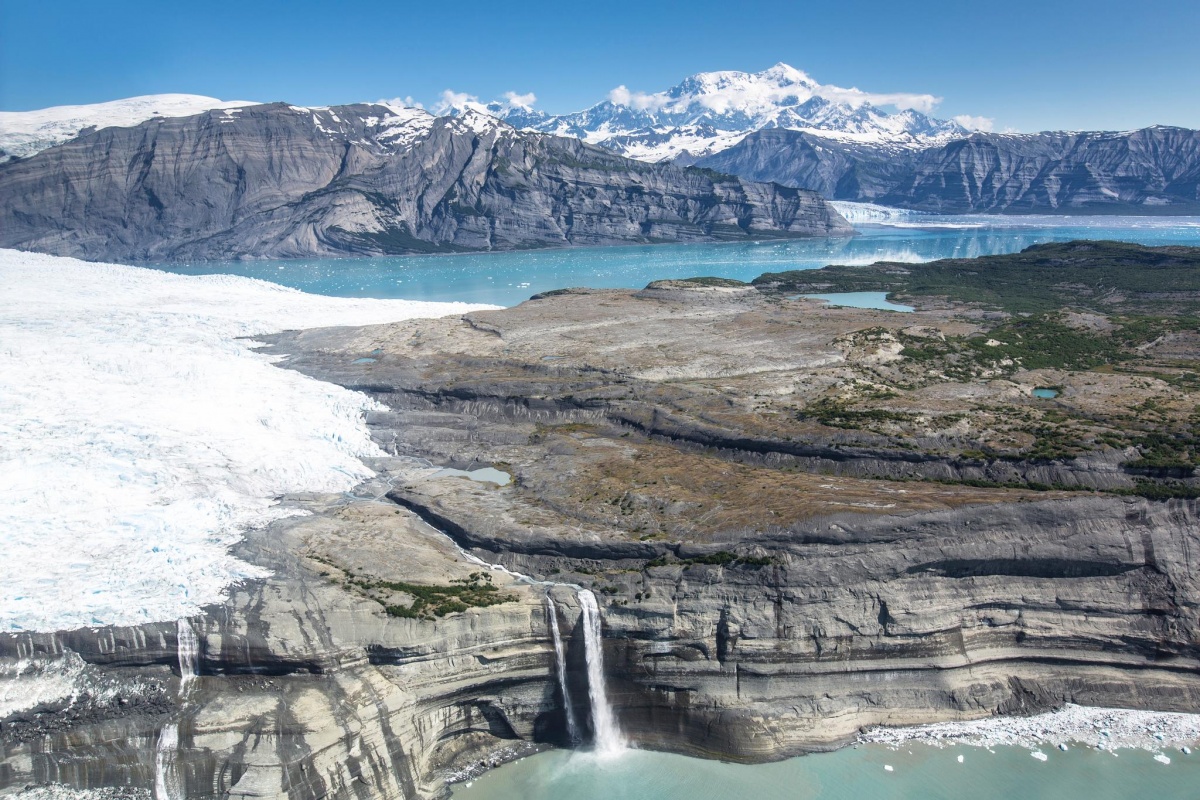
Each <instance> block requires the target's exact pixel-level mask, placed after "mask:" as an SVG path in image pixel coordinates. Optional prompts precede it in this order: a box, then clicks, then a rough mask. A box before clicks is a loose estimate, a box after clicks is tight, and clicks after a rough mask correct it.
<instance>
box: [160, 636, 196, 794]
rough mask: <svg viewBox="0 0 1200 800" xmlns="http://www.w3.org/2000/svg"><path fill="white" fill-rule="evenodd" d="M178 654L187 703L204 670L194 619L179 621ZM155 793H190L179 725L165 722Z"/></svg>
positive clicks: (181, 693)
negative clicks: (181, 766)
mask: <svg viewBox="0 0 1200 800" xmlns="http://www.w3.org/2000/svg"><path fill="white" fill-rule="evenodd" d="M175 630H176V634H175V641H176V657H177V658H178V659H179V703H180V705H181V706H183V705H186V703H187V698H188V694H189V692H190V690H191V685H192V679H193V678H195V677H196V676H198V675H199V674H200V638H199V637H198V636H196V631H195V629H194V628H192V623H191V620H189V619H186V618H185V619H181V620H179V622H178V623H177V625H176V629H175ZM154 796H155V798H156V799H157V800H183V798H184V797H185V796H186V794H185V791H184V786H183V774H182V772H181V771H180V769H179V725H178V724H176V723H174V722H172V723H169V724H167V725H164V726H163V729H162V731H161V732H160V733H159V735H158V745H157V747H155V752H154Z"/></svg>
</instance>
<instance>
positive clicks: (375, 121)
mask: <svg viewBox="0 0 1200 800" xmlns="http://www.w3.org/2000/svg"><path fill="white" fill-rule="evenodd" d="M406 111H407V116H398V112H396V111H395V110H393V109H390V108H389V107H386V106H373V105H355V106H339V107H334V108H330V109H324V110H310V109H302V108H295V107H292V106H287V105H284V104H281V103H277V104H271V105H261V106H251V107H247V108H243V109H234V110H224V111H210V112H207V113H204V114H200V115H198V116H194V117H186V118H179V119H154V120H151V121H148V122H145V123H143V124H141V125H138V126H136V127H132V128H105V129H103V130H99V131H93V132H89V133H85V134H83V135H81V136H79V137H77V138H75V139H73V140H71V141H69V142H66V143H65V144H62V145H60V146H58V147H54V148H51V149H49V150H45V151H43V152H41V153H38V154H37V155H34V156H32V157H30V158H26V159H18V160H14V161H11V162H8V163H5V164H0V247H15V248H21V249H28V250H37V251H40V252H46V253H52V254H55V255H65V256H76V257H83V258H87V259H93V260H118V261H178V260H187V259H237V258H287V257H299V256H335V255H382V254H404V253H440V252H459V251H474V250H511V249H522V248H538V247H562V246H570V245H603V244H616V243H630V242H660V241H672V242H678V241H720V240H725V239H747V238H761V237H765V238H770V237H789V236H828V235H848V234H850V233H852V230H851V229H850V227H849V225H847V224H846V222H845V220H843V219H842V218H841V217H840V216H839V215H838V214H837V212H836V211H833V210H832V209H831V208H830V207H829V206H827V205H826V203H825V202H824V201H823V200H822V199H821V198H820V197H819V196H818V195H816V194H814V193H811V192H808V191H803V190H797V189H791V188H784V187H780V186H775V185H769V184H758V183H751V182H749V181H745V180H742V179H739V178H735V177H731V176H728V175H720V174H717V173H714V172H712V171H705V170H700V169H685V168H682V167H678V166H671V165H650V164H645V163H642V162H638V161H631V160H629V159H625V158H622V157H620V156H617V155H615V154H613V153H611V152H609V151H607V150H603V149H601V148H597V147H593V146H590V145H587V144H585V143H583V142H580V141H578V140H575V139H566V138H558V137H552V136H546V135H542V134H533V133H523V132H518V131H517V130H515V129H513V128H511V127H509V126H508V125H505V124H503V123H501V122H499V121H497V120H495V119H493V118H491V117H487V116H485V115H480V114H468V115H465V116H463V117H444V118H434V117H432V116H429V115H427V114H424V112H419V111H416V110H413V109H408V110H406Z"/></svg>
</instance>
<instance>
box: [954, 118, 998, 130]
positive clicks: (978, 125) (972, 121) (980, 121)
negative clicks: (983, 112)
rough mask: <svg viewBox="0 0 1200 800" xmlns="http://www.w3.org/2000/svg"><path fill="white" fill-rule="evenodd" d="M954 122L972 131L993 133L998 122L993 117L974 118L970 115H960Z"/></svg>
mask: <svg viewBox="0 0 1200 800" xmlns="http://www.w3.org/2000/svg"><path fill="white" fill-rule="evenodd" d="M954 121H955V122H957V123H958V124H959V125H962V126H963V127H964V128H966V129H967V130H971V131H985V132H988V131H991V130H992V129H993V128H995V127H996V120H994V119H992V118H991V117H973V116H971V115H970V114H959V115H958V116H957V117H954Z"/></svg>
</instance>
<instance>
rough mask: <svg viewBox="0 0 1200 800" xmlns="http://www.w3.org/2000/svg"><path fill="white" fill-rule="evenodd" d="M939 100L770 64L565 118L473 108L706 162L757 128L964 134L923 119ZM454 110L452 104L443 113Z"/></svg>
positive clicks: (872, 136)
mask: <svg viewBox="0 0 1200 800" xmlns="http://www.w3.org/2000/svg"><path fill="white" fill-rule="evenodd" d="M472 101H474V102H472V103H470V104H469V105H470V107H472V108H474V109H475V110H480V104H479V103H478V101H475V100H474V98H472ZM938 102H940V98H938V97H934V96H933V95H928V94H912V93H904V92H892V93H883V94H880V93H872V92H866V91H862V90H860V89H857V88H851V89H846V88H842V87H839V86H833V85H828V84H821V83H818V82H817V81H815V80H813V79H812V78H811V77H809V76H808V75H807V74H806V73H804V72H801V71H800V70H798V69H795V68H794V67H790V66H788V65H787V64H776V65H775V66H774V67H771V68H770V69H767V70H763V71H762V72H754V73H749V72H734V71H723V72H702V73H699V74H697V75H693V76H691V77H690V78H687V79H685V80H683V81H682V82H681V83H679V85H677V86H674V87H672V88H670V89H667V90H666V91H662V92H655V93H644V92H634V91H631V90H630V89H628V88H627V87H625V86H618V87H617V88H616V89H614V90H613V91H612V92H610V93H609V96H608V99H606V100H604V101H603V102H600V103H597V104H596V105H594V106H592V107H590V108H587V109H584V110H583V111H579V112H575V113H572V114H563V115H550V114H546V113H545V112H542V111H538V110H535V109H533V108H532V107H531V104H521V105H518V104H515V103H512V102H503V103H501V102H497V103H490V104H487V105H486V106H483V107H482V108H483V110H486V111H487V112H488V113H490V114H493V115H495V116H498V117H500V118H501V119H504V120H505V121H506V122H508V123H509V124H511V125H513V126H514V127H517V128H524V129H527V130H535V131H541V132H544V133H552V134H555V135H559V136H574V137H577V138H580V139H584V140H585V141H588V142H590V143H592V144H598V145H601V146H603V147H607V148H609V149H611V150H615V151H616V152H618V153H621V154H622V155H626V156H629V157H631V158H637V159H640V160H642V161H662V160H674V159H677V158H681V157H683V158H691V159H695V158H699V157H702V156H706V155H711V154H712V153H717V152H720V151H722V150H725V149H727V148H729V147H732V146H733V145H735V144H737V143H738V142H739V141H741V140H742V139H743V138H744V137H745V136H746V135H747V134H749V133H751V132H753V131H757V130H762V129H763V128H787V129H790V130H797V131H804V132H807V133H813V134H816V135H818V136H823V137H826V138H829V139H836V140H838V141H845V142H854V143H859V144H872V145H885V146H892V147H902V148H921V147H929V146H933V145H937V144H942V143H944V142H947V141H949V140H951V139H954V138H958V137H961V136H965V135H967V134H968V133H969V130H968V128H967V127H965V126H964V125H962V124H960V123H959V122H956V121H953V120H951V121H946V120H939V119H935V118H933V117H930V116H928V112H930V111H932V110H933V108H934V107H935V106H936V105H937V104H938ZM462 107H467V104H464V105H463V106H462ZM882 107H891V108H892V109H894V110H893V111H891V112H888V111H884V110H883V108H882ZM457 108H459V106H454V104H453V103H451V104H449V105H448V106H447V111H448V113H454V112H455V110H456V109H457ZM968 119H969V120H972V121H975V120H982V119H983V118H968Z"/></svg>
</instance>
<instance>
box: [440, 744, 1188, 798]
mask: <svg viewBox="0 0 1200 800" xmlns="http://www.w3.org/2000/svg"><path fill="white" fill-rule="evenodd" d="M910 751H911V752H910ZM1041 752H1043V753H1044V754H1046V756H1047V758H1046V760H1045V761H1044V762H1043V761H1039V760H1037V759H1035V758H1033V757H1031V755H1030V751H1029V750H1026V749H1024V748H1019V747H997V748H994V752H988V751H987V750H985V749H983V748H978V747H947V748H944V749H938V748H934V747H930V746H927V745H913V746H912V747H911V748H904V749H902V750H892V749H889V748H885V747H883V746H880V745H871V746H863V747H860V748H858V749H854V748H847V749H843V750H839V751H837V752H834V753H822V754H818V755H809V756H802V757H800V758H793V759H790V760H788V761H781V762H777V763H774V764H758V765H752V766H747V765H741V764H725V763H721V762H719V761H701V760H698V759H692V758H684V757H683V756H675V755H668V754H665V753H651V752H644V751H631V752H629V753H627V754H625V755H622V756H620V757H619V758H616V759H610V760H606V761H598V760H596V759H595V758H592V757H589V756H587V755H571V754H569V753H567V752H564V751H561V750H556V751H550V752H547V753H540V754H538V755H536V756H531V757H528V758H525V759H523V760H521V761H519V762H515V763H512V764H507V765H505V766H503V767H500V768H499V769H495V770H492V771H491V772H488V773H486V774H484V775H483V776H481V777H479V778H476V779H475V780H474V781H471V782H470V785H469V786H468V785H467V784H465V783H460V784H457V785H456V786H455V787H454V790H453V796H454V798H455V800H884V799H887V800H893V799H894V800H1033V799H1034V798H1047V800H1049V799H1050V798H1054V800H1066V799H1067V798H1084V799H1085V800H1128V799H1129V798H1153V799H1154V800H1168V799H1170V800H1174V799H1175V798H1180V799H1181V800H1182V798H1189V800H1194V798H1197V797H1200V754H1197V753H1192V754H1191V755H1184V754H1183V753H1180V752H1179V751H1178V750H1170V751H1168V752H1167V753H1166V755H1167V756H1168V757H1169V758H1170V759H1171V763H1170V764H1165V765H1164V764H1160V763H1158V762H1157V761H1155V760H1154V754H1153V753H1150V752H1147V751H1143V750H1121V751H1118V753H1119V755H1116V756H1114V755H1112V754H1110V753H1103V752H1099V751H1096V750H1092V749H1085V748H1082V747H1079V748H1071V749H1070V750H1069V751H1068V752H1065V753H1064V752H1061V751H1059V750H1056V749H1053V748H1050V747H1045V748H1042V750H1041ZM960 755H961V756H962V757H963V761H962V763H959V762H958V756H960ZM886 766H891V767H892V771H890V772H889V771H888V770H887V769H886V768H885V767H886Z"/></svg>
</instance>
